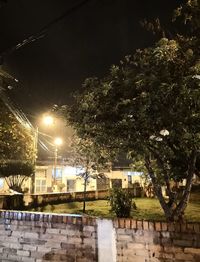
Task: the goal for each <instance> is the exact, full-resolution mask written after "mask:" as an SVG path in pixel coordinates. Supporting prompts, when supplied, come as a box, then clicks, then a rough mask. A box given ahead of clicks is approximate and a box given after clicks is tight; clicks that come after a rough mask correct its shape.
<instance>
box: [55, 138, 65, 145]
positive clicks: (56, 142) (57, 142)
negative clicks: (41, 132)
mask: <svg viewBox="0 0 200 262" xmlns="http://www.w3.org/2000/svg"><path fill="white" fill-rule="evenodd" d="M62 143H63V141H62V139H61V138H60V137H56V138H55V140H54V144H55V145H56V146H60V145H62Z"/></svg>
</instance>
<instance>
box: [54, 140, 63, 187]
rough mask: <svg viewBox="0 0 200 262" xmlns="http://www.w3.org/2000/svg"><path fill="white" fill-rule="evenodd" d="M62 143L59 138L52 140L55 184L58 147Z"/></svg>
mask: <svg viewBox="0 0 200 262" xmlns="http://www.w3.org/2000/svg"><path fill="white" fill-rule="evenodd" d="M62 143H63V141H62V139H61V138H60V137H56V138H55V140H54V145H55V154H54V183H55V182H56V169H57V160H58V147H59V146H61V145H62Z"/></svg>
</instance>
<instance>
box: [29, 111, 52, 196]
mask: <svg viewBox="0 0 200 262" xmlns="http://www.w3.org/2000/svg"><path fill="white" fill-rule="evenodd" d="M42 122H43V123H44V124H45V125H46V126H51V125H53V123H54V118H53V117H52V116H51V115H47V114H46V115H43V121H42ZM33 130H34V151H35V157H34V166H35V168H36V162H37V158H38V142H39V134H41V133H40V132H39V128H38V126H36V127H35V128H34V129H33ZM35 171H36V170H35ZM32 184H33V187H32V192H33V193H34V192H35V172H34V176H33V177H32Z"/></svg>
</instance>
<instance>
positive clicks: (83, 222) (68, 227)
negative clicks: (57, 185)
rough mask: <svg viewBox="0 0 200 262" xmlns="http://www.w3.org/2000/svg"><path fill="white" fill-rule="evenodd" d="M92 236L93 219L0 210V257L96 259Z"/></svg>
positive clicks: (28, 260)
mask: <svg viewBox="0 0 200 262" xmlns="http://www.w3.org/2000/svg"><path fill="white" fill-rule="evenodd" d="M96 238H97V236H96V221H95V220H94V219H87V218H84V217H79V216H62V215H51V214H49V215H48V214H39V213H37V214H36V213H35V214H34V213H25V212H23V213H22V212H1V221H0V261H25V262H40V261H41V262H42V261H56V262H58V261H69V262H71V261H77V262H90V261H97V252H96Z"/></svg>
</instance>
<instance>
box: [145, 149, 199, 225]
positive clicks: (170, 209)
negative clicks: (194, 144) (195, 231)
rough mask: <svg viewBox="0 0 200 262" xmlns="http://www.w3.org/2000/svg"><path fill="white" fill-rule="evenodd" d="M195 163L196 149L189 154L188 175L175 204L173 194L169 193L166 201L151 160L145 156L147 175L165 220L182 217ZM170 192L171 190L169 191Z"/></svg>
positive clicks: (187, 199)
mask: <svg viewBox="0 0 200 262" xmlns="http://www.w3.org/2000/svg"><path fill="white" fill-rule="evenodd" d="M195 164H196V151H195V150H194V151H193V152H192V154H191V159H190V161H189V164H188V175H187V182H186V186H185V189H184V191H183V195H182V198H181V200H180V202H179V204H178V205H176V198H174V197H173V194H170V195H169V202H168V203H167V202H166V201H165V199H164V197H163V194H162V189H161V186H160V183H159V181H158V180H157V178H156V176H155V174H154V171H153V169H152V167H151V161H150V159H149V157H146V158H145V165H146V168H147V170H148V172H149V176H150V178H151V180H152V184H153V187H154V191H155V194H156V196H157V198H158V200H159V202H160V205H161V207H162V209H163V211H164V213H165V217H166V219H167V221H175V220H178V219H179V220H180V219H183V215H184V211H185V209H186V207H187V204H188V201H189V196H190V191H191V188H192V179H193V175H194V171H195ZM171 193H172V192H171Z"/></svg>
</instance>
